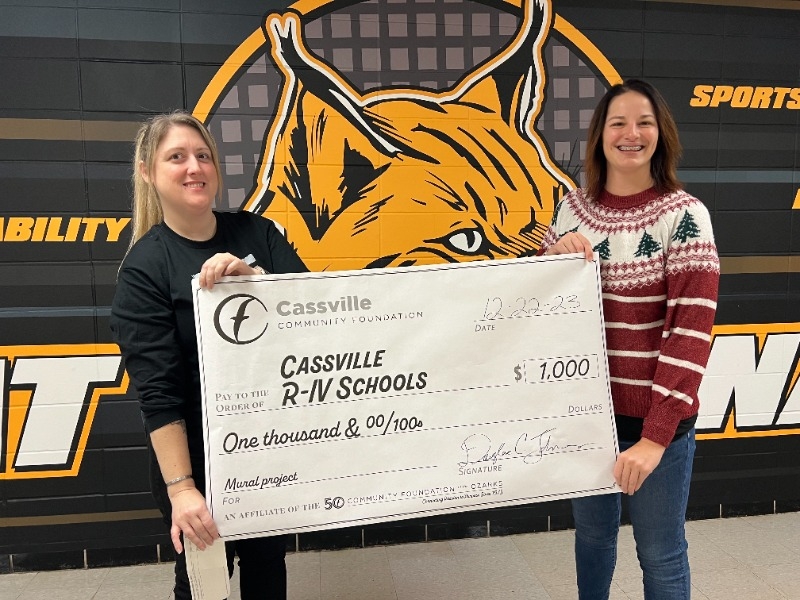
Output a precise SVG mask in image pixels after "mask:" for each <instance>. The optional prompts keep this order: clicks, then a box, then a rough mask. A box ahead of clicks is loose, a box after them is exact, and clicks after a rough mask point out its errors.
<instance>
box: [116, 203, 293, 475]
mask: <svg viewBox="0 0 800 600" xmlns="http://www.w3.org/2000/svg"><path fill="white" fill-rule="evenodd" d="M214 214H215V216H216V218H217V231H216V234H215V235H214V237H213V238H211V239H210V240H208V241H205V242H195V241H192V240H188V239H186V238H183V237H181V236H180V235H178V234H177V233H175V232H174V231H172V230H171V229H170V228H169V227H167V226H166V225H165V224H164V223H160V224H158V225H156V226H154V227H153V228H152V229H150V231H148V232H147V233H146V234H145V235H144V236H142V238H141V239H140V240H139V241H138V242H137V243H136V244H135V245H134V246H133V248H131V251H130V252H129V253H128V255H127V256H126V257H125V260H124V261H123V262H122V267H121V268H120V271H119V276H118V279H117V287H116V292H115V294H114V301H113V303H112V306H111V330H112V332H113V334H114V338H115V340H116V342H117V343H118V344H119V346H120V349H121V350H122V355H123V357H124V359H125V366H126V369H127V371H128V375H129V376H130V379H131V382H132V383H133V384H134V386H135V387H136V390H137V391H138V394H139V402H140V405H141V409H142V417H143V419H144V424H145V429H146V430H147V433H148V434H149V433H150V432H152V431H154V430H156V429H158V428H160V427H163V426H164V425H167V424H169V423H173V422H175V421H177V420H179V419H184V420H185V421H186V429H187V435H188V438H189V453H190V457H191V460H192V464H193V465H199V464H202V462H203V455H204V454H203V441H202V434H203V428H202V404H201V392H200V379H199V377H200V373H199V365H198V357H197V336H196V332H195V326H194V308H193V304H192V290H191V278H192V276H193V275H195V274H197V273H199V272H200V268H201V266H202V265H203V263H204V262H205V261H206V260H207V259H209V258H210V257H212V256H213V255H214V254H217V253H219V252H230V253H231V254H233V255H234V256H238V257H240V258H244V257H246V256H247V255H249V254H252V255H253V257H255V259H256V264H257V265H258V266H261V267H263V268H264V269H265V270H266V271H267V272H270V273H297V272H304V271H307V270H308V269H307V268H306V266H305V265H304V264H303V262H302V261H301V260H300V258H299V257H298V256H297V253H296V252H295V251H294V249H293V248H292V247H291V246H290V245H289V243H288V242H287V241H286V238H284V237H283V235H282V234H281V233H280V232H279V231H278V230H277V228H276V227H275V224H274V223H273V222H272V221H270V220H269V219H265V218H262V217H259V216H256V215H254V214H252V213H249V212H236V213H223V212H215V213H214Z"/></svg>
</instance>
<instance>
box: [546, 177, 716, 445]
mask: <svg viewBox="0 0 800 600" xmlns="http://www.w3.org/2000/svg"><path fill="white" fill-rule="evenodd" d="M571 231H577V232H580V233H581V234H583V235H584V236H585V237H586V238H587V239H588V240H589V241H590V242H591V244H592V246H593V248H594V250H595V252H597V253H598V255H599V256H600V279H601V285H602V292H603V313H604V317H605V322H606V323H605V324H606V344H607V348H608V368H609V374H610V377H611V396H612V398H613V401H614V411H615V413H616V414H618V415H626V416H628V417H635V418H638V419H643V426H642V437H645V438H647V439H649V440H652V441H654V442H658V443H659V444H661V445H663V446H665V447H666V446H669V444H670V442H671V441H672V439H673V436H674V435H675V432H676V430H677V429H678V425H679V423H680V422H681V421H682V420H685V419H689V418H692V417H695V416H696V415H697V411H698V399H697V390H698V388H699V386H700V381H701V379H702V377H703V372H704V371H705V366H706V362H707V361H708V356H709V352H710V341H711V327H712V325H713V324H714V314H715V311H716V307H717V290H718V287H719V258H718V256H717V248H716V245H715V243H714V235H713V232H712V229H711V219H710V217H709V214H708V210H707V209H706V207H705V206H704V205H703V204H702V203H701V202H700V201H699V200H698V199H697V198H694V197H693V196H691V195H689V194H688V193H686V192H684V191H677V192H673V193H670V194H666V195H659V194H658V193H657V192H656V191H655V190H654V189H652V188H651V189H649V190H646V191H644V192H642V193H640V194H635V195H633V196H614V195H612V194H609V193H608V192H603V193H602V194H601V195H600V198H598V199H597V200H596V201H595V200H592V199H591V198H588V197H587V195H586V192H585V190H583V189H576V190H573V191H571V192H570V193H568V194H567V195H566V196H564V198H563V200H562V201H561V202H560V203H559V204H558V205H557V207H556V210H555V213H554V215H553V221H552V223H551V225H550V227H549V228H548V230H547V232H546V234H545V236H544V240H543V241H542V247H541V250H540V253H543V252H544V251H546V250H547V249H548V248H549V247H550V246H552V245H553V244H555V243H556V242H557V241H558V240H559V239H560V238H561V237H562V236H563V235H564V234H566V233H568V232H571Z"/></svg>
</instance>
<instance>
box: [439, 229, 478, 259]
mask: <svg viewBox="0 0 800 600" xmlns="http://www.w3.org/2000/svg"><path fill="white" fill-rule="evenodd" d="M447 241H448V242H449V243H450V245H451V246H452V247H453V248H455V249H456V250H458V251H459V252H463V253H465V254H476V253H477V252H478V251H479V250H480V249H481V248H482V247H483V241H484V239H483V234H482V233H481V232H480V231H478V230H477V229H462V230H461V231H458V232H456V233H454V234H453V235H451V236H450V237H449V238H448V239H447Z"/></svg>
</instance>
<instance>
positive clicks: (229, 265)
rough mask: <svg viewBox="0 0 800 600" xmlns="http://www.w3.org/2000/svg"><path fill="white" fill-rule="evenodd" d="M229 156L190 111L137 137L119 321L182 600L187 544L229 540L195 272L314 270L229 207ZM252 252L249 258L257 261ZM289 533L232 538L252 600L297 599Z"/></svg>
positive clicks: (262, 226) (186, 591)
mask: <svg viewBox="0 0 800 600" xmlns="http://www.w3.org/2000/svg"><path fill="white" fill-rule="evenodd" d="M220 186H221V173H220V166H219V156H218V153H217V147H216V144H215V143H214V140H213V138H212V137H211V135H210V134H209V132H208V131H207V130H206V128H205V126H204V125H203V124H202V123H201V122H200V121H199V120H197V119H196V118H194V117H193V116H192V115H190V114H188V113H186V112H181V111H178V112H174V113H170V114H164V115H158V116H155V117H153V118H151V119H150V120H148V121H147V122H146V123H144V124H143V125H142V127H141V129H140V130H139V133H138V134H137V136H136V148H135V154H134V159H133V189H134V198H133V235H132V239H131V244H130V247H129V248H128V252H127V254H126V255H125V258H124V259H123V261H122V264H121V266H120V269H119V275H118V280H117V288H116V292H115V295H114V301H113V304H112V309H111V329H112V331H113V333H114V337H115V339H116V341H117V343H118V344H119V346H120V349H121V350H122V355H123V357H124V359H125V366H126V369H127V371H128V374H129V376H130V379H131V382H132V383H133V385H134V386H135V388H136V391H137V393H138V396H139V402H140V406H141V410H142V418H143V421H144V425H145V430H146V432H147V435H148V445H149V447H150V449H151V459H152V460H151V487H152V491H153V495H154V497H155V499H156V503H157V504H158V507H159V509H160V510H161V512H162V514H163V515H164V520H165V522H166V523H167V524H168V525H169V527H170V537H171V539H172V543H173V545H174V547H175V550H176V552H177V553H178V555H177V559H176V564H175V600H190V599H191V591H190V587H189V579H188V575H187V571H186V558H185V553H184V552H183V539H184V538H188V539H190V540H191V541H192V542H194V543H195V544H196V545H197V546H198V547H199V548H200V549H204V548H205V547H206V546H207V545H210V544H212V543H214V540H215V539H216V538H218V537H219V533H218V531H217V527H216V525H215V523H214V521H213V519H212V517H211V514H210V513H209V511H208V508H207V507H206V503H205V499H204V497H203V493H204V491H205V482H204V478H205V464H204V456H205V452H204V448H203V437H202V433H203V428H202V406H201V392H200V380H199V377H200V373H199V364H198V355H197V339H196V332H195V327H194V314H193V304H192V294H191V279H192V277H193V276H194V275H196V274H199V283H200V286H201V287H204V288H212V287H213V286H214V283H215V282H217V281H218V280H219V279H220V278H221V277H224V276H227V275H253V274H256V273H264V272H265V271H268V272H272V273H292V272H301V271H306V270H307V269H306V267H305V265H304V264H303V262H302V261H301V260H300V258H299V257H298V256H297V253H296V252H295V251H294V249H293V248H292V247H291V245H290V244H289V243H288V242H287V241H286V239H285V238H284V237H283V235H281V233H280V232H279V231H278V229H277V228H276V227H275V224H274V223H272V221H270V220H268V219H264V218H262V217H258V216H256V215H254V214H252V213H248V212H219V211H216V210H214V208H213V207H214V202H215V198H216V197H217V194H218V192H219V190H220ZM243 257H246V258H247V259H248V260H247V262H245V260H244V259H243ZM285 552H286V539H285V538H284V537H283V536H276V537H263V538H253V539H246V540H237V541H235V542H228V543H226V554H227V556H228V569H229V572H231V573H232V571H233V561H234V557H235V556H238V558H239V571H240V582H241V597H242V600H256V599H258V600H264V599H266V598H276V599H278V598H280V599H283V598H286V566H285V562H284V557H285Z"/></svg>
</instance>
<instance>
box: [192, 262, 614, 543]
mask: <svg viewBox="0 0 800 600" xmlns="http://www.w3.org/2000/svg"><path fill="white" fill-rule="evenodd" d="M194 300H195V317H196V325H197V332H198V344H199V350H200V366H201V384H202V391H203V397H204V404H205V406H204V421H205V422H204V425H205V432H204V433H205V440H206V453H207V472H206V476H207V482H208V485H207V501H208V503H209V506H210V509H211V512H212V515H213V517H214V520H215V521H216V523H217V525H218V527H219V531H220V533H221V534H222V536H223V537H226V538H236V537H252V536H256V535H264V534H274V533H279V532H282V533H290V532H298V531H307V530H314V529H327V528H333V527H344V526H353V525H363V524H366V523H374V522H381V521H390V520H397V519H405V518H411V517H420V516H425V515H431V514H435V513H445V512H456V511H463V510H474V509H484V508H491V507H497V506H504V505H511V504H522V503H528V502H537V501H544V500H553V499H558V498H568V497H573V496H579V495H590V494H602V493H610V492H614V491H616V490H617V488H616V487H615V485H614V478H613V473H612V470H613V464H614V461H615V458H616V454H617V444H616V435H615V431H614V418H613V411H612V405H611V396H610V392H609V379H608V369H607V365H606V359H605V335H604V331H603V320H602V311H601V296H600V286H599V274H598V270H597V262H594V263H588V262H586V261H585V260H584V259H583V258H582V257H576V256H557V257H546V258H536V259H516V260H509V261H487V262H474V263H466V264H458V265H437V266H431V267H414V268H397V269H381V270H367V271H345V272H332V273H304V274H299V275H267V276H259V277H237V278H226V279H223V280H222V281H221V282H220V283H218V284H217V285H216V286H215V287H214V288H213V290H211V291H208V290H200V289H199V288H198V287H197V284H196V283H195V289H194Z"/></svg>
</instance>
